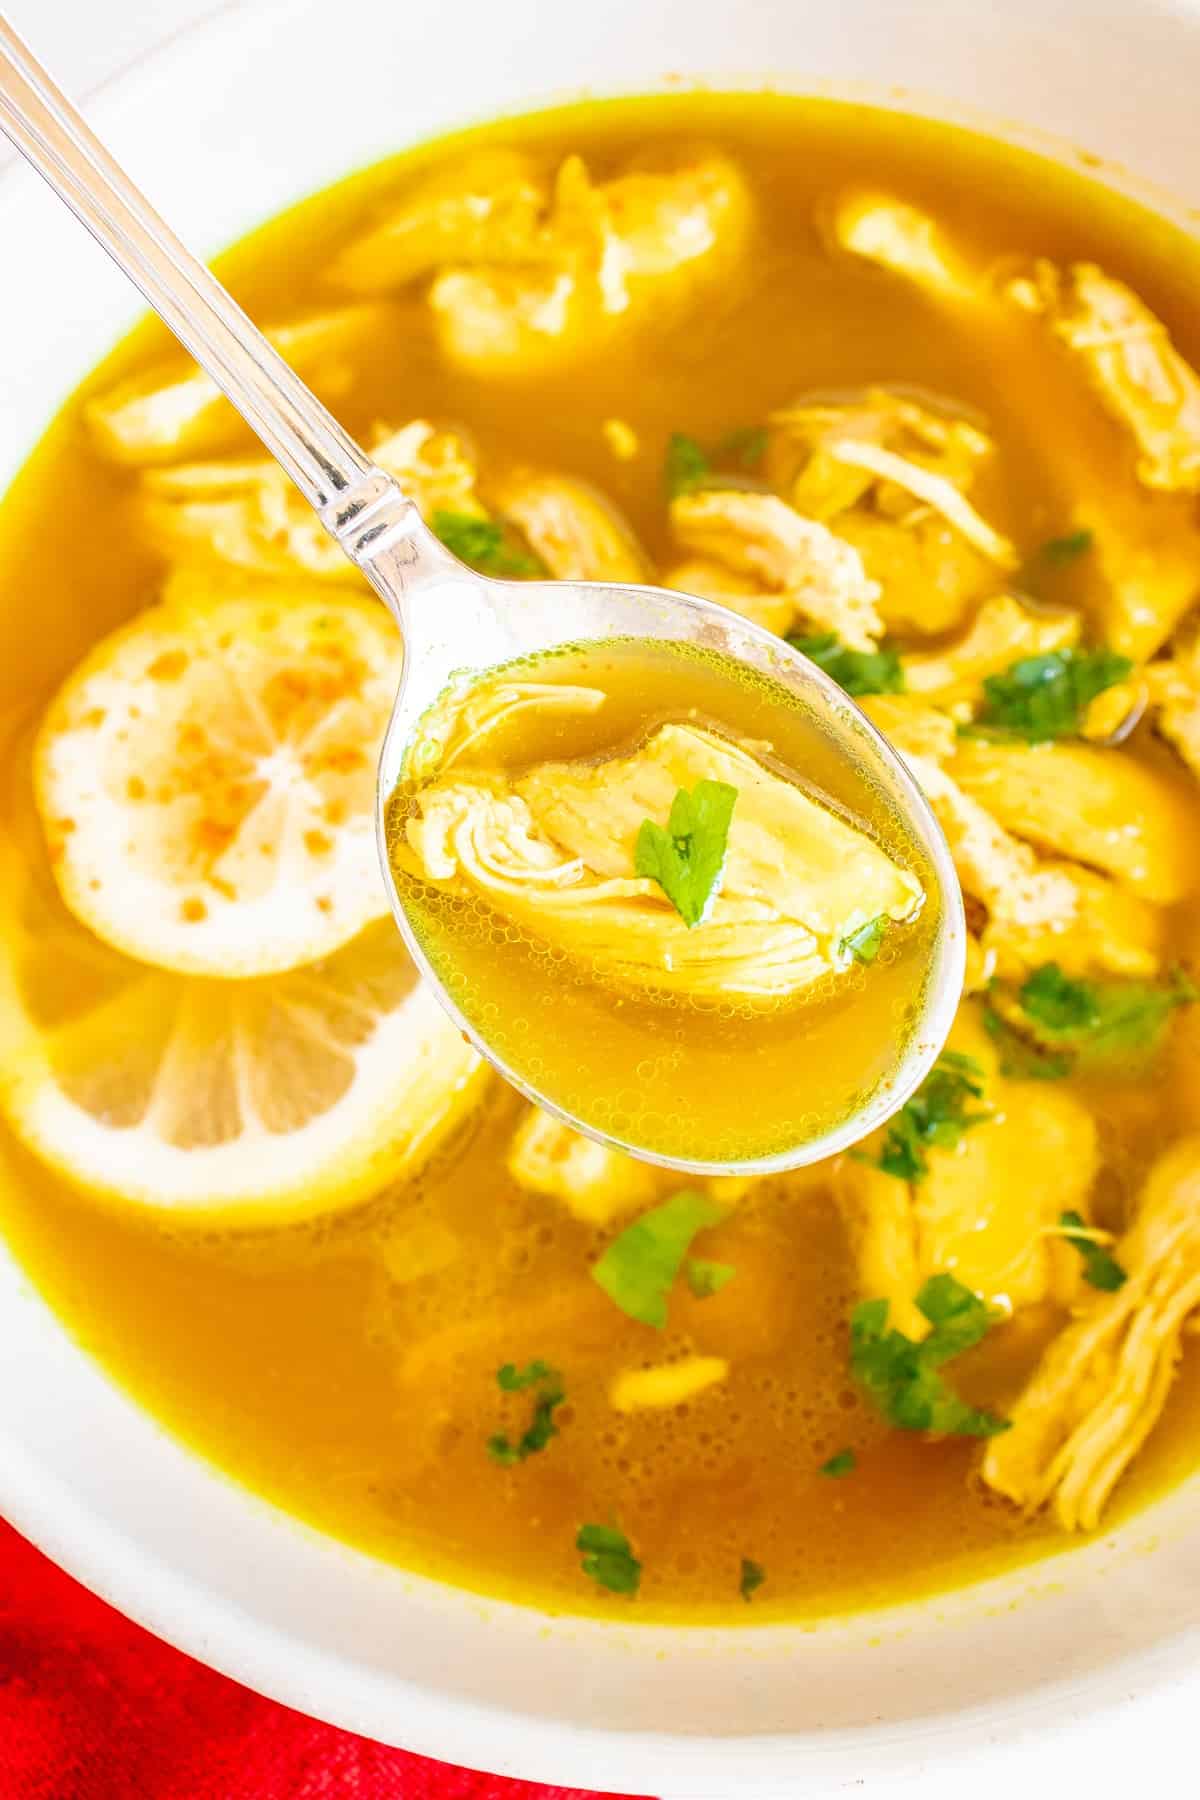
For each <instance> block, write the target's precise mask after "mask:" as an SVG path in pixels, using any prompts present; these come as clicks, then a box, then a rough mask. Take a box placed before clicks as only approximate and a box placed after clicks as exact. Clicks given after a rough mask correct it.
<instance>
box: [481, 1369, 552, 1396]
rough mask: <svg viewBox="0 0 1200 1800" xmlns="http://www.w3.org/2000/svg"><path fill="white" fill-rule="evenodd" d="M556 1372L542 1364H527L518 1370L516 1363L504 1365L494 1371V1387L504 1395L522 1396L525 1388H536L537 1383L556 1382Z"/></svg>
mask: <svg viewBox="0 0 1200 1800" xmlns="http://www.w3.org/2000/svg"><path fill="white" fill-rule="evenodd" d="M557 1380H558V1375H557V1373H556V1371H555V1370H554V1369H552V1368H550V1367H549V1365H548V1364H547V1363H544V1362H531V1363H527V1364H526V1365H525V1367H524V1368H523V1369H518V1367H517V1365H516V1363H505V1364H504V1366H503V1368H500V1369H497V1370H496V1385H497V1386H498V1387H501V1388H503V1389H504V1392H505V1393H506V1394H522V1393H524V1391H525V1389H526V1388H531V1387H536V1386H537V1384H538V1382H539V1381H557Z"/></svg>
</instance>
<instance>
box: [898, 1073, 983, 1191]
mask: <svg viewBox="0 0 1200 1800" xmlns="http://www.w3.org/2000/svg"><path fill="white" fill-rule="evenodd" d="M982 1098H983V1070H982V1068H981V1067H980V1065H979V1064H978V1063H977V1062H976V1061H975V1058H974V1057H973V1056H963V1055H962V1053H961V1052H960V1051H958V1050H943V1051H942V1054H941V1055H940V1056H939V1057H938V1059H937V1062H936V1063H935V1064H934V1066H933V1068H932V1069H931V1070H930V1072H929V1074H928V1075H927V1076H926V1077H925V1079H924V1081H923V1082H922V1083H921V1085H920V1087H919V1088H918V1089H917V1091H916V1093H915V1094H914V1095H913V1097H912V1099H911V1100H906V1101H905V1103H904V1105H903V1106H902V1107H901V1108H900V1111H899V1112H898V1113H897V1114H896V1116H895V1118H894V1119H893V1120H892V1121H891V1123H890V1124H889V1126H888V1129H887V1136H886V1137H885V1138H884V1140H883V1149H882V1150H881V1151H880V1153H879V1158H878V1166H879V1167H880V1168H881V1169H882V1170H883V1172H884V1174H885V1175H894V1176H895V1177H896V1179H897V1180H898V1181H922V1180H923V1179H924V1177H925V1176H926V1175H927V1174H928V1173H929V1162H928V1158H927V1156H926V1152H927V1151H928V1150H929V1149H931V1148H933V1147H935V1146H936V1147H938V1148H941V1149H951V1148H953V1146H954V1145H955V1144H957V1143H958V1141H959V1139H960V1138H961V1137H962V1135H963V1133H964V1132H966V1131H970V1129H971V1127H972V1126H973V1125H983V1124H985V1123H986V1121H987V1120H988V1119H990V1118H991V1116H992V1115H991V1112H990V1111H988V1110H986V1109H985V1110H983V1111H978V1112H972V1111H971V1110H970V1109H969V1102H970V1101H971V1100H981V1099H982ZM868 1160H870V1159H868Z"/></svg>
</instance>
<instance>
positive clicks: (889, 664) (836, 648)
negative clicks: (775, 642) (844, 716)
mask: <svg viewBox="0 0 1200 1800" xmlns="http://www.w3.org/2000/svg"><path fill="white" fill-rule="evenodd" d="M788 643H789V644H790V645H791V646H792V649H793V650H799V652H800V654H801V656H807V658H808V660H809V661H810V662H815V663H816V665H817V667H818V668H819V669H824V671H825V673H826V674H827V675H829V676H831V677H832V678H833V680H834V681H836V682H837V684H838V686H839V687H841V688H844V689H845V690H846V692H847V693H848V694H852V695H862V694H902V693H903V692H904V668H903V665H902V664H901V661H900V658H899V656H898V655H897V654H896V652H895V651H894V650H848V649H847V648H846V646H845V644H843V643H842V641H841V639H840V638H838V637H836V636H835V635H834V633H833V632H832V631H823V632H821V633H820V634H819V635H818V636H816V637H802V636H796V635H793V636H790V637H789V638H788Z"/></svg>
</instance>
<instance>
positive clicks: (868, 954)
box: [838, 913, 890, 963]
mask: <svg viewBox="0 0 1200 1800" xmlns="http://www.w3.org/2000/svg"><path fill="white" fill-rule="evenodd" d="M889 923H890V920H889V919H888V916H887V914H886V913H880V915H879V917H878V918H877V919H868V920H867V922H866V924H865V925H860V926H859V928H858V930H857V931H848V932H847V933H846V935H845V937H844V938H843V939H842V941H841V943H840V944H839V945H838V954H839V955H840V956H844V957H847V958H849V957H853V958H854V960H855V962H860V963H873V962H874V961H875V958H876V957H877V956H878V955H879V949H880V946H881V944H882V943H883V934H884V932H885V931H886V930H887V928H888V925H889Z"/></svg>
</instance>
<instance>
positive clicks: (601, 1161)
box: [508, 1106, 662, 1225]
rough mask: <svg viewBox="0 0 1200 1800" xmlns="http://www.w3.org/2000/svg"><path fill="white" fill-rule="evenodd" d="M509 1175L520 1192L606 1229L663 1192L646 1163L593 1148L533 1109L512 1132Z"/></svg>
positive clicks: (599, 1146) (656, 1174) (603, 1147)
mask: <svg viewBox="0 0 1200 1800" xmlns="http://www.w3.org/2000/svg"><path fill="white" fill-rule="evenodd" d="M508 1170H509V1174H510V1175H511V1176H512V1178H513V1180H514V1181H515V1182H517V1184H518V1185H519V1186H520V1187H523V1188H527V1189H528V1190H529V1192H530V1193H533V1194H548V1195H550V1196H551V1197H552V1198H553V1199H555V1200H561V1201H562V1202H563V1204H564V1206H566V1208H567V1210H568V1211H569V1212H571V1213H573V1214H574V1215H575V1217H576V1218H577V1219H583V1220H585V1221H586V1223H587V1224H589V1225H608V1224H611V1223H612V1221H613V1220H615V1219H619V1218H622V1217H623V1216H624V1215H625V1214H626V1213H631V1212H637V1211H638V1209H639V1208H640V1207H644V1206H649V1205H651V1204H652V1203H653V1201H654V1200H655V1199H656V1198H657V1196H658V1194H659V1193H660V1192H661V1189H662V1179H661V1171H659V1170H657V1169H654V1168H652V1167H651V1166H650V1164H649V1163H642V1162H638V1161H636V1160H635V1158H634V1157H632V1156H626V1155H625V1154H624V1152H623V1151H620V1150H613V1149H611V1148H610V1147H609V1146H608V1145H606V1144H597V1143H594V1142H593V1141H592V1139H591V1138H587V1137H584V1136H583V1134H582V1132H579V1131H573V1130H572V1129H571V1127H570V1126H569V1125H565V1124H564V1123H563V1121H562V1120H561V1119H556V1118H553V1117H552V1116H551V1115H550V1114H549V1113H546V1112H543V1111H542V1110H541V1108H540V1107H536V1106H535V1107H531V1108H530V1110H529V1111H528V1112H527V1113H526V1115H525V1117H524V1118H523V1119H522V1121H521V1123H520V1125H519V1126H518V1127H517V1131H516V1135H515V1136H514V1138H513V1140H512V1143H511V1145H510V1146H509V1151H508Z"/></svg>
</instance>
